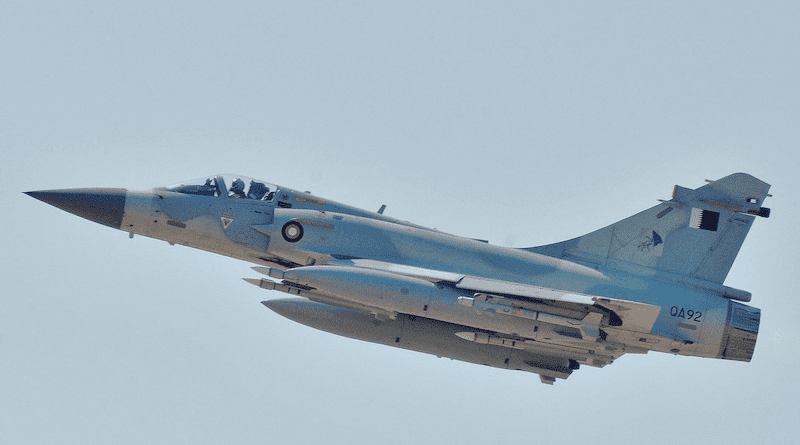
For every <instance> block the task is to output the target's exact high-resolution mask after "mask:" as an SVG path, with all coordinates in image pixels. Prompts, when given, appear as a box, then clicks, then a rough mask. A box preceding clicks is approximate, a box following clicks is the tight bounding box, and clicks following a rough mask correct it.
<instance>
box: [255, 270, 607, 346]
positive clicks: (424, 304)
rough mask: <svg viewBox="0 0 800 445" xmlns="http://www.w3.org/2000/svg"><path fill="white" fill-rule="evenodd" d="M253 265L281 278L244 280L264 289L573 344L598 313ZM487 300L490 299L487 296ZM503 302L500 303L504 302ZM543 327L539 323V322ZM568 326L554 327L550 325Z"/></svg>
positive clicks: (356, 274) (404, 281) (408, 281)
mask: <svg viewBox="0 0 800 445" xmlns="http://www.w3.org/2000/svg"><path fill="white" fill-rule="evenodd" d="M254 270H256V271H258V272H260V273H262V274H264V275H267V276H269V277H270V278H274V279H280V280H282V281H281V282H280V283H276V282H274V281H272V280H265V279H261V280H257V279H247V278H246V279H245V281H247V282H249V283H251V284H254V285H256V286H259V287H261V288H263V289H268V290H279V291H282V292H286V293H290V294H293V295H300V296H306V297H308V298H311V299H313V300H316V301H323V302H334V301H342V302H347V303H350V304H351V305H355V306H358V307H366V308H374V309H373V310H372V311H371V312H373V313H389V314H392V317H394V316H395V315H396V314H398V313H399V314H408V315H415V316H419V317H425V318H431V319H434V320H439V321H443V322H448V323H454V324H459V325H464V326H470V327H473V328H478V329H483V330H487V331H494V332H498V333H500V334H507V335H514V336H520V337H524V338H529V339H536V338H538V337H539V336H540V335H541V334H542V333H543V332H544V333H545V335H546V338H547V339H548V340H553V341H557V342H567V343H575V342H576V341H578V342H582V341H585V340H589V339H597V338H598V336H599V323H600V321H601V319H602V315H603V314H602V313H598V312H590V313H589V314H588V315H587V316H586V317H585V318H584V319H583V320H579V319H572V318H566V317H562V316H558V315H553V314H546V313H543V312H537V311H532V310H529V309H525V308H521V307H512V306H510V303H513V300H511V299H509V298H503V297H497V296H491V295H486V294H476V296H475V297H465V296H463V295H462V292H463V291H461V290H459V289H456V288H454V287H453V286H449V285H442V284H434V283H431V282H429V281H425V280H422V279H419V278H414V277H408V276H404V275H398V274H394V273H390V272H384V271H380V270H374V269H365V268H358V267H352V266H305V267H302V268H296V269H289V270H287V271H281V270H278V269H274V268H269V267H254ZM489 300H491V301H489ZM503 303H504V304H503ZM543 323H545V324H547V325H548V326H545V327H544V329H541V328H542V326H541V325H542V324H543ZM549 325H556V326H563V327H567V328H569V329H563V328H562V329H554V326H549Z"/></svg>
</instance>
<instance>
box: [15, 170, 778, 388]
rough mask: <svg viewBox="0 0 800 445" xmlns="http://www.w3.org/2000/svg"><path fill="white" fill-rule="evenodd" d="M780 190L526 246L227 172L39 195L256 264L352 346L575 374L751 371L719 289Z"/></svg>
mask: <svg viewBox="0 0 800 445" xmlns="http://www.w3.org/2000/svg"><path fill="white" fill-rule="evenodd" d="M769 188H770V185H769V184H766V183H764V182H762V181H760V180H758V179H756V178H754V177H752V176H750V175H747V174H744V173H736V174H732V175H729V176H726V177H724V178H722V179H719V180H717V181H709V183H708V184H706V185H704V186H702V187H699V188H697V189H689V188H684V187H679V186H675V188H674V189H673V192H672V199H670V200H668V201H661V202H660V203H659V204H658V205H656V206H654V207H651V208H649V209H647V210H644V211H642V212H640V213H638V214H636V215H633V216H631V217H629V218H626V219H623V220H622V221H619V222H617V223H614V224H612V225H610V226H608V227H604V228H602V229H599V230H597V231H594V232H591V233H589V234H587V235H584V236H580V237H577V238H573V239H570V240H567V241H563V242H560V243H555V244H550V245H545V246H539V247H531V248H525V249H516V248H509V247H500V246H495V245H492V244H489V243H487V242H485V241H479V240H473V239H468V238H462V237H459V236H455V235H450V234H447V233H443V232H440V231H437V230H435V229H429V228H426V227H422V226H418V225H416V224H412V223H409V222H406V221H400V220H397V219H394V218H390V217H388V216H384V215H383V210H384V208H385V206H384V207H381V209H380V210H378V212H370V211H366V210H361V209H358V208H355V207H351V206H348V205H345V204H341V203H338V202H334V201H330V200H328V199H325V198H322V197H319V196H314V195H312V194H310V193H308V192H305V193H304V192H299V191H297V190H292V189H290V188H287V187H282V186H276V185H274V184H270V183H266V182H263V181H258V180H254V179H250V178H246V177H244V176H239V175H230V174H223V175H216V176H211V177H208V178H202V179H198V180H194V181H188V182H184V183H180V184H176V185H172V186H167V187H158V188H154V189H152V190H148V191H131V190H126V189H122V188H81V189H68V190H47V191H37V192H27V194H28V195H30V196H32V197H34V198H37V199H39V200H41V201H44V202H46V203H49V204H52V205H54V206H56V207H58V208H60V209H63V210H66V211H67V212H70V213H73V214H76V215H78V216H81V217H83V218H86V219H89V220H91V221H95V222H98V223H100V224H104V225H106V226H110V227H113V228H115V229H119V230H123V231H125V232H129V233H130V236H131V237H133V236H134V234H140V235H144V236H148V237H152V238H157V239H161V240H164V241H167V242H169V243H170V244H173V245H174V244H181V245H184V246H190V247H194V248H197V249H203V250H208V251H210V252H214V253H219V254H222V255H227V256H231V257H234V258H238V259H241V260H244V261H248V262H251V263H255V264H258V266H255V267H253V269H254V270H256V271H257V272H259V273H261V274H263V277H261V278H246V279H245V280H246V281H247V282H248V283H252V284H254V285H256V286H258V287H260V288H263V289H267V290H275V291H280V292H283V293H287V294H289V295H291V296H292V297H289V298H278V299H272V300H268V301H264V302H263V304H264V305H265V306H267V307H268V308H270V309H272V310H273V311H275V312H277V313H278V314H280V315H283V316H285V317H287V318H289V319H292V320H294V321H297V322H299V323H302V324H305V325H308V326H310V327H313V328H317V329H321V330H323V331H327V332H331V333H334V334H338V335H343V336H346V337H351V338H355V339H359V340H365V341H369V342H374V343H380V344H384V345H388V346H394V347H398V348H404V349H410V350H414V351H419V352H425V353H429V354H435V355H437V356H440V357H449V358H452V359H456V360H463V361H466V362H472V363H479V364H485V365H489V366H493V367H497V368H504V369H516V370H522V371H529V372H533V373H536V374H539V376H540V378H541V380H542V382H544V383H548V384H552V383H553V382H554V381H555V379H557V378H561V379H565V378H567V377H568V376H569V375H570V374H571V373H572V371H573V370H575V369H578V368H579V366H580V365H588V366H596V367H603V366H605V365H607V364H609V363H611V362H613V361H614V360H615V359H617V358H618V357H620V356H621V355H623V354H625V353H630V354H643V353H647V352H648V351H658V352H666V353H672V354H679V355H689V356H699V357H712V358H721V359H728V360H740V361H750V359H751V358H752V356H753V350H754V348H755V343H756V336H757V334H758V327H759V321H760V316H761V313H760V311H759V309H757V308H754V307H750V306H747V305H745V304H742V303H740V302H748V301H750V293H749V292H746V291H743V290H739V289H734V288H731V287H727V286H724V285H723V282H724V281H725V277H726V276H727V275H728V271H729V270H730V268H731V265H732V264H733V261H734V259H735V258H736V255H737V253H738V252H739V248H740V247H741V245H742V243H743V241H744V239H745V236H746V235H747V233H748V231H749V230H750V226H751V225H752V223H753V221H754V220H755V216H760V217H769V213H770V210H769V209H768V208H765V207H762V204H763V202H764V199H765V198H766V197H768V196H770V195H768V192H769Z"/></svg>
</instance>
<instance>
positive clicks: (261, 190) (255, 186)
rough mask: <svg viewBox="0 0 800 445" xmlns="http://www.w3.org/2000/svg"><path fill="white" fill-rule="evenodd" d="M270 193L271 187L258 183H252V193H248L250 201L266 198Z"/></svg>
mask: <svg viewBox="0 0 800 445" xmlns="http://www.w3.org/2000/svg"><path fill="white" fill-rule="evenodd" d="M268 192H269V187H267V186H266V185H264V184H262V183H260V182H256V181H250V191H249V192H247V197H248V198H250V199H256V200H259V199H261V198H263V197H264V195H266V194H267V193H268Z"/></svg>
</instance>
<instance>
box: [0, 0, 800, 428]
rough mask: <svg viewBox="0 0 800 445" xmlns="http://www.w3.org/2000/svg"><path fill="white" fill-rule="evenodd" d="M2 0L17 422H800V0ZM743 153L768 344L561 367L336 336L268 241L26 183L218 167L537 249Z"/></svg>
mask: <svg viewBox="0 0 800 445" xmlns="http://www.w3.org/2000/svg"><path fill="white" fill-rule="evenodd" d="M496 3H497V2H485V3H477V2H464V1H458V2H456V1H452V2H430V1H424V2H413V1H412V2H392V3H389V2H318V3H309V2H282V3H271V2H264V1H247V2H239V1H224V2H212V1H204V2H164V1H137V2H131V1H102V2H92V1H75V2H36V1H8V0H6V1H0V151H1V152H2V158H1V161H0V171H2V174H3V177H4V178H5V179H6V187H5V193H3V194H2V195H0V202H1V203H2V209H3V210H4V211H3V215H4V218H3V222H2V228H3V233H4V242H3V246H4V247H3V249H2V253H3V259H2V263H3V267H2V268H0V280H2V283H3V286H2V292H1V293H0V441H2V442H3V443H9V444H18V443H19V444H23V443H25V444H27V443H31V444H39V443H42V444H44V443H47V444H51V443H59V444H107V443H115V444H140V443H156V444H158V443H193V444H203V443H208V444H215V443H242V444H246V443H337V444H338V443H345V444H362V443H364V444H366V443H382V444H399V443H460V444H479V443H480V444H484V443H555V442H557V443H580V442H584V443H615V444H619V443H655V444H658V443H663V444H672V443H686V442H702V443H708V444H728V443H756V442H765V443H789V442H796V428H797V424H798V420H800V410H798V405H797V400H799V399H800V383H798V379H797V370H798V369H800V358H798V352H797V351H798V345H799V344H800V335H799V334H798V324H797V320H798V314H800V303H799V302H798V299H799V297H798V289H799V288H800V274H798V271H797V264H798V261H797V258H798V250H799V248H800V242H799V241H798V237H797V229H796V226H797V221H798V220H800V210H799V208H800V206H798V192H800V180H799V179H798V174H797V171H798V165H800V160H799V159H798V149H799V148H800V82H798V79H800V44H799V43H800V26H798V23H800V7H799V6H798V3H797V2H789V1H787V2H770V1H765V2H730V1H724V2H723V1H708V2H662V3H660V4H654V2H502V3H501V4H496ZM737 171H743V172H747V173H750V174H753V175H754V176H756V177H758V178H760V179H762V180H764V181H766V182H768V183H770V184H772V185H773V188H772V193H773V194H774V197H773V198H771V199H769V200H768V202H767V206H769V207H772V209H773V216H772V217H771V218H769V219H766V220H765V219H759V220H758V221H756V224H755V225H754V227H753V229H752V230H751V232H750V235H749V237H748V238H747V240H746V242H745V244H744V246H743V248H742V250H741V252H740V255H739V258H738V260H737V262H736V263H735V264H734V267H733V269H732V270H731V272H730V275H729V276H728V279H727V281H726V284H727V285H729V286H732V287H736V288H741V289H745V290H747V291H750V292H752V294H753V301H752V303H751V304H752V305H754V306H756V307H759V308H761V309H762V319H761V330H760V333H759V337H758V344H757V346H756V351H755V355H754V357H753V361H752V362H751V363H740V362H730V361H722V360H712V359H700V358H689V357H676V356H672V355H666V354H658V353H651V354H647V355H645V356H624V357H622V358H620V359H619V360H617V361H616V362H615V363H614V364H612V365H609V366H607V367H606V368H604V369H595V368H590V367H583V369H581V370H579V371H577V372H575V373H574V374H573V375H572V376H571V377H570V378H569V379H568V380H566V381H558V382H557V383H556V384H555V385H554V386H552V387H550V386H546V385H542V384H541V383H539V378H538V376H536V375H534V374H528V373H522V372H513V371H503V370H498V369H493V368H488V367H483V366H476V365H469V364H465V363H460V362H455V361H451V360H448V359H439V358H436V357H434V356H428V355H423V354H419V353H413V352H409V351H403V350H398V349H394V348H387V347H383V346H377V345H373V344H369V343H364V342H358V341H355V340H349V339H344V338H340V337H336V336H334V335H331V334H326V333H323V332H319V331H315V330H313V329H311V328H308V327H305V326H302V325H299V324H295V323H293V322H291V321H289V320H286V319H284V318H282V317H280V316H278V315H277V314H275V313H273V312H271V311H269V310H268V309H266V308H265V307H264V306H262V305H261V304H260V303H259V302H260V301H261V300H264V299H268V298H275V297H281V296H283V294H278V293H272V294H271V293H268V292H266V291H262V290H260V289H257V288H255V287H253V286H251V285H249V284H247V283H245V282H244V281H242V280H241V279H240V278H243V277H254V276H255V275H256V274H255V273H254V272H252V271H251V270H250V269H249V267H250V266H251V265H250V264H247V263H244V262H240V261H237V260H233V259H230V258H227V257H221V256H217V255H213V254H211V253H207V252H202V251H197V250H192V249H189V248H186V247H171V246H169V245H168V244H167V243H165V242H162V241H155V240H151V239H147V238H144V237H136V238H134V239H133V240H129V239H128V236H127V234H126V233H124V232H121V231H115V230H112V229H109V228H106V227H103V226H100V225H98V224H94V223H91V222H88V221H86V220H83V219H81V218H78V217H75V216H72V215H70V214H67V213H65V212H62V211H59V210H57V209H55V208H53V207H50V206H47V205H45V204H43V203H41V202H39V201H36V200H34V199H31V198H29V197H27V196H25V195H23V194H22V192H24V191H29V190H41V189H51V188H69V187H94V186H97V187H101V186H105V187H126V188H129V189H147V188H150V187H154V186H159V185H165V184H172V183H175V182H178V181H181V180H185V179H190V178H195V177H200V176H205V175H210V174H213V173H218V172H236V173H240V174H242V175H246V176H251V177H255V178H259V179H262V180H265V181H269V182H273V183H276V184H281V185H285V186H288V187H292V188H295V189H300V190H310V191H312V192H313V193H315V194H318V195H321V196H324V197H327V198H330V199H334V200H338V201H342V202H346V203H349V204H352V205H355V206H359V207H363V208H367V209H375V210H376V209H378V208H379V207H380V205H381V204H387V209H386V214H387V215H390V216H393V217H398V218H402V219H407V220H409V221H413V222H415V223H418V224H423V225H426V226H430V227H436V228H438V229H439V230H443V231H447V232H451V233H455V234H458V235H463V236H468V237H474V238H483V239H489V240H490V242H492V243H495V244H499V245H505V246H516V247H527V246H533V245H539V244H546V243H551V242H556V241H560V240H563V239H567V238H571V237H574V236H578V235H581V234H584V233H587V232H589V231H591V230H594V229H596V228H599V227H601V226H604V225H607V224H610V223H612V222H614V221H617V220H619V219H622V218H624V217H626V216H629V215H631V214H633V213H635V212H638V211H639V210H642V209H644V208H647V207H650V206H652V205H654V204H655V203H656V199H659V198H661V199H665V198H667V199H668V198H669V197H670V194H671V192H672V187H673V185H674V184H680V185H682V186H685V187H691V188H695V187H698V186H701V185H703V184H704V180H705V179H717V178H720V177H722V176H725V175H727V174H729V173H733V172H737Z"/></svg>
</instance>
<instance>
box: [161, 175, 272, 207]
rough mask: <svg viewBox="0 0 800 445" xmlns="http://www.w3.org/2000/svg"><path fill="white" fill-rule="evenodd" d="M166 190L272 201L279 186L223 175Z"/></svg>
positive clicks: (193, 180)
mask: <svg viewBox="0 0 800 445" xmlns="http://www.w3.org/2000/svg"><path fill="white" fill-rule="evenodd" d="M163 189H164V190H167V191H170V192H175V193H185V194H187V195H201V196H220V195H222V196H226V197H228V198H234V199H252V200H255V201H272V199H273V198H274V197H275V193H276V192H277V191H278V186H276V185H274V184H270V183H268V182H264V181H257V180H255V179H252V178H248V177H247V176H242V175H233V174H230V173H223V174H221V175H215V176H209V177H206V178H197V179H192V180H191V181H184V182H181V183H180V184H173V185H168V186H166V187H163Z"/></svg>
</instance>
